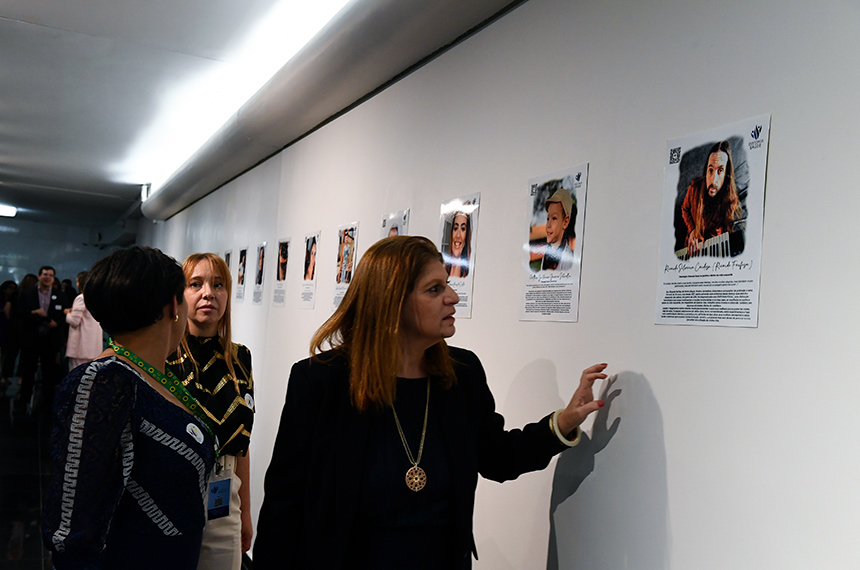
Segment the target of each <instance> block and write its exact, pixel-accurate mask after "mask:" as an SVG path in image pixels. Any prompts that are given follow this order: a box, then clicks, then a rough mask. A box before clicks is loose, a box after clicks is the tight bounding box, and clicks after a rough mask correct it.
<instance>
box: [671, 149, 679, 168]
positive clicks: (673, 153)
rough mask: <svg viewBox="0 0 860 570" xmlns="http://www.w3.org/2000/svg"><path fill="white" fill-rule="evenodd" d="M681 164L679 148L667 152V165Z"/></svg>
mask: <svg viewBox="0 0 860 570" xmlns="http://www.w3.org/2000/svg"><path fill="white" fill-rule="evenodd" d="M679 162H681V147H676V148H673V149H670V150H669V164H678V163H679Z"/></svg>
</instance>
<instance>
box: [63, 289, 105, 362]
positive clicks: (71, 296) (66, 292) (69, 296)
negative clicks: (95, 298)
mask: <svg viewBox="0 0 860 570" xmlns="http://www.w3.org/2000/svg"><path fill="white" fill-rule="evenodd" d="M60 290H61V291H62V292H63V295H65V296H66V299H74V298H75V297H77V296H78V291H80V290H81V286H80V284H79V285H78V290H77V291H75V288H74V287H72V280H71V279H63V280H62V281H60ZM100 352H101V351H100Z"/></svg>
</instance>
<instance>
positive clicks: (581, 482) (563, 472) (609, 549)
mask: <svg viewBox="0 0 860 570" xmlns="http://www.w3.org/2000/svg"><path fill="white" fill-rule="evenodd" d="M622 392H623V393H624V397H623V398H618V396H619V395H620V394H621V393H622ZM601 397H602V398H603V399H604V400H605V401H606V406H604V407H603V408H602V409H601V410H600V411H599V412H598V413H597V417H596V418H595V421H594V427H593V429H592V431H591V434H590V437H589V436H587V435H586V434H585V433H583V437H582V441H581V442H580V444H579V445H578V446H576V447H574V448H571V449H569V450H567V451H565V452H564V453H563V454H562V455H561V456H559V458H558V462H557V463H556V468H555V475H554V477H553V484H552V498H551V501H550V537H549V552H548V554H547V570H558V569H560V568H588V569H589V570H599V569H607V570H623V569H631V570H632V569H635V570H651V569H655V570H656V569H659V570H665V569H666V568H668V567H669V554H668V553H669V512H668V508H669V505H668V491H667V481H666V449H665V443H664V440H663V417H662V414H661V413H660V408H659V406H658V405H657V400H656V399H655V397H654V393H653V392H652V391H651V386H650V385H649V384H648V381H647V379H646V378H645V377H644V376H643V375H641V374H635V373H633V372H622V373H620V374H618V375H617V376H616V377H614V378H613V379H611V380H610V381H607V382H606V383H605V384H604V386H603V389H602V395H601ZM610 440H611V442H610ZM598 453H599V455H598ZM592 471H593V472H594V473H593V474H592V475H590V476H589V474H591V473H592Z"/></svg>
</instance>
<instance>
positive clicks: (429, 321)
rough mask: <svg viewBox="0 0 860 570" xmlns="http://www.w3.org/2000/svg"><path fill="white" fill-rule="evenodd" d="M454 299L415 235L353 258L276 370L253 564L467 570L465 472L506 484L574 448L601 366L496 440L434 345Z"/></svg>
mask: <svg viewBox="0 0 860 570" xmlns="http://www.w3.org/2000/svg"><path fill="white" fill-rule="evenodd" d="M458 301H459V297H458V295H457V293H456V292H455V291H454V290H453V289H452V288H451V286H450V285H449V284H448V272H447V271H446V269H445V265H444V263H443V261H442V255H441V254H440V253H439V251H438V250H437V249H436V246H435V245H434V244H433V242H431V241H430V240H429V239H427V238H425V237H420V236H397V237H390V238H385V239H382V240H380V241H378V242H376V243H375V244H374V245H373V246H372V247H371V248H370V249H368V250H367V252H366V253H365V254H364V256H363V257H362V258H361V261H360V262H359V263H358V267H357V269H356V272H355V275H354V276H353V280H352V284H351V285H350V287H349V289H348V290H347V292H346V296H345V297H344V299H343V302H342V303H341V304H340V305H339V306H338V308H337V309H336V310H335V312H334V314H332V316H331V317H330V318H329V319H328V320H327V321H326V322H325V323H323V325H322V326H321V327H320V328H319V329H318V330H317V332H316V333H315V334H314V336H313V338H312V339H311V346H310V349H311V354H312V356H311V357H310V358H308V359H305V360H302V361H301V362H297V363H296V364H294V365H293V368H292V371H291V373H290V378H289V382H288V383H287V395H286V402H285V404H284V408H283V413H282V415H281V422H280V427H279V430H278V436H277V439H276V440H275V447H274V450H273V453H272V460H271V463H270V464H269V469H268V471H267V472H266V479H265V495H264V497H263V505H262V508H261V510H260V516H259V519H258V532H257V540H256V542H255V543H254V557H253V558H254V565H255V567H256V568H260V569H263V568H265V569H268V568H280V569H292V568H296V569H299V568H330V569H336V568H349V569H350V570H363V569H377V568H409V569H410V570H438V569H442V568H444V569H446V570H452V569H458V570H465V569H468V568H471V565H472V564H471V562H472V557H473V555H475V556H476V555H477V553H476V548H475V540H474V537H473V534H472V522H473V513H474V509H475V489H476V487H477V484H478V476H479V475H480V476H482V477H485V478H487V479H491V480H494V481H499V482H502V481H506V480H511V479H516V478H517V477H518V476H519V475H521V474H523V473H526V472H529V471H537V470H540V469H544V468H545V467H546V466H547V464H549V462H550V460H551V459H552V458H553V457H554V456H555V455H556V454H558V453H561V452H562V451H564V450H565V449H567V448H568V447H572V446H575V445H577V443H578V442H579V439H580V431H579V427H578V426H579V425H580V424H581V423H582V422H583V421H584V420H585V418H586V417H587V416H588V415H589V414H590V413H592V412H594V411H596V410H597V409H598V408H600V407H601V406H602V405H603V403H602V402H599V401H595V400H594V398H593V393H592V386H593V384H594V381H595V380H597V379H599V378H606V374H604V373H603V371H604V369H605V368H606V364H595V365H593V366H590V367H589V368H586V369H585V370H584V371H583V372H582V375H581V377H580V379H579V382H578V384H577V388H576V390H575V391H574V393H573V395H572V397H571V399H570V402H569V403H568V404H567V406H565V407H564V408H562V409H560V410H557V411H555V412H551V413H549V414H547V415H545V416H544V417H543V418H541V419H539V420H537V421H536V422H534V423H530V424H528V425H526V426H525V427H524V428H522V429H505V426H504V424H505V420H504V418H503V417H502V416H501V415H500V414H499V413H497V412H496V411H495V402H494V400H493V395H492V393H491V392H490V388H489V386H488V385H487V378H486V376H485V374H484V369H483V367H482V366H481V362H480V360H479V359H478V357H477V356H476V355H475V354H474V353H472V352H470V351H468V350H464V349H461V348H453V347H451V348H449V346H448V344H447V343H446V339H448V338H450V337H451V336H453V335H454V332H455V328H454V322H455V319H454V315H455V313H456V312H457V311H456V308H455V306H456V304H457V302H458ZM511 524H514V525H515V524H517V521H516V516H511ZM522 530H523V532H527V531H529V530H530V529H522Z"/></svg>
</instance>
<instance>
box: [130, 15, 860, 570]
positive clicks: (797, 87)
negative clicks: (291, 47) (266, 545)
mask: <svg viewBox="0 0 860 570" xmlns="http://www.w3.org/2000/svg"><path fill="white" fill-rule="evenodd" d="M858 23H860V5H858V4H857V3H855V2H836V1H834V2H827V3H824V4H821V3H819V4H811V3H802V2H791V3H789V4H786V3H783V2H777V1H776V0H759V1H755V0H754V1H752V2H741V1H739V0H729V1H728V2H722V3H712V2H704V1H698V0H697V1H695V2H692V3H691V2H688V1H685V0H669V1H666V2H660V3H653V2H652V3H641V2H640V3H636V2H627V1H623V0H607V1H605V2H580V1H566V0H529V1H528V2H526V3H524V4H523V5H521V6H520V7H518V8H516V9H515V10H513V11H512V12H511V13H510V14H508V15H507V16H505V17H504V18H502V19H501V20H499V21H497V22H495V23H494V24H492V25H491V26H489V27H488V28H487V29H485V30H483V31H481V32H480V33H479V34H477V35H475V36H473V37H471V38H469V39H468V40H466V41H465V42H463V43H461V44H460V45H457V46H456V47H454V48H453V49H451V50H449V51H448V52H446V53H444V54H442V55H441V56H440V57H438V58H437V59H435V60H434V61H432V62H430V63H429V64H427V65H426V66H425V67H423V68H421V69H419V70H417V71H415V72H414V73H412V74H411V75H409V76H408V77H406V78H404V79H403V80H402V81H400V82H399V83H397V84H395V85H393V86H391V87H390V88H388V89H387V90H385V91H383V92H382V93H380V94H379V95H377V96H375V97H374V98H372V99H370V100H368V101H367V102H365V103H363V104H362V105H360V106H359V107H357V108H355V109H354V110H352V111H350V112H349V113H347V114H345V115H343V116H341V117H339V118H338V119H337V120H335V121H333V122H331V123H330V124H328V125H326V126H325V127H323V128H321V129H320V130H318V131H316V132H314V133H313V134H311V135H310V136H308V137H306V138H305V139H303V140H301V141H299V142H298V143H296V144H295V145H293V146H291V147H289V148H287V149H286V150H285V151H284V152H282V153H281V154H280V155H278V156H277V157H274V158H273V159H271V160H269V161H268V162H267V163H265V164H263V165H261V166H260V167H258V168H256V169H254V170H252V171H250V172H249V173H247V174H246V175H244V176H242V177H241V178H239V179H237V180H235V181H233V182H231V183H230V184H228V185H227V186H225V187H224V188H223V189H221V190H218V191H217V192H215V193H213V194H212V195H210V196H208V197H206V198H205V199H203V200H201V201H200V202H198V203H196V204H194V205H193V206H191V207H190V208H188V209H187V210H185V211H183V212H181V213H180V214H178V215H176V216H174V217H173V218H171V219H170V220H168V221H166V222H159V223H158V224H156V225H154V226H151V227H150V228H149V229H148V230H146V232H145V233H146V234H147V235H146V237H145V239H147V240H148V241H149V243H152V244H154V245H157V246H159V247H163V248H165V250H166V251H167V252H168V253H171V254H173V255H175V256H177V257H182V256H184V255H185V254H187V253H190V252H191V251H194V250H198V249H203V250H210V251H215V252H222V253H223V252H224V251H226V250H231V251H232V255H233V256H236V255H237V254H238V251H239V250H240V249H241V248H243V247H249V255H250V256H252V259H251V260H249V263H253V259H254V258H253V255H256V247H257V246H258V245H259V244H260V243H263V242H266V243H268V244H269V246H268V248H267V251H266V256H267V258H268V259H269V260H271V263H266V264H265V271H266V272H268V273H269V275H267V276H265V278H264V281H263V283H264V284H265V286H264V289H263V294H264V299H263V302H262V304H260V305H255V304H253V303H251V302H250V291H251V290H250V289H249V290H248V296H249V297H248V298H246V301H245V302H244V303H236V304H235V305H234V313H235V321H236V327H235V331H234V335H235V338H236V340H237V341H238V342H242V343H244V344H246V345H248V346H249V347H251V349H252V352H253V355H254V371H255V380H256V385H257V390H258V395H257V399H256V401H257V410H258V417H257V420H256V423H255V433H254V437H252V443H251V456H252V481H251V485H252V503H253V506H254V509H255V510H256V509H257V508H258V507H259V504H260V501H261V495H262V480H263V475H264V471H265V468H266V465H267V463H268V460H269V458H270V456H271V448H272V444H273V441H274V438H275V432H276V429H277V425H278V419H279V414H280V409H281V405H282V403H283V398H284V394H285V391H286V381H287V376H288V374H289V367H290V365H291V364H292V363H293V362H295V361H296V360H299V359H301V358H304V357H306V356H307V353H308V344H309V340H310V337H311V335H312V334H313V332H314V331H315V330H316V328H317V327H318V326H319V325H320V324H321V323H322V322H323V321H324V320H325V319H326V318H327V317H328V316H329V315H330V314H331V306H332V302H331V301H332V299H334V298H335V293H336V287H337V286H338V283H337V277H338V276H340V277H341V278H343V277H344V275H345V274H344V273H343V265H342V262H343V253H344V251H343V250H344V244H345V243H346V242H345V241H343V240H344V239H347V238H345V237H343V235H342V236H341V238H340V240H341V243H340V245H339V238H338V232H339V231H341V233H343V232H344V230H345V229H346V228H349V227H352V226H353V224H355V225H356V227H358V226H360V227H361V234H360V237H359V239H357V240H356V241H355V243H354V244H350V251H349V252H348V253H349V255H350V256H354V262H357V263H360V260H361V256H362V254H363V253H364V252H365V251H366V250H367V248H368V247H369V246H370V245H371V244H372V243H373V242H374V241H375V240H376V239H378V238H379V236H380V235H382V233H381V231H380V230H379V228H380V221H381V220H383V219H386V220H387V219H388V218H389V217H390V216H391V215H392V213H398V212H407V216H408V233H409V234H413V235H416V234H420V235H425V236H428V237H429V238H430V239H432V240H433V241H434V242H436V243H437V244H438V243H440V232H441V230H440V205H441V204H443V203H445V202H448V201H450V200H451V199H453V198H456V197H461V198H462V197H468V196H472V195H480V233H479V234H477V235H476V239H475V243H474V252H475V253H476V255H474V256H473V257H472V258H471V259H470V264H471V266H470V271H472V272H473V277H474V279H473V280H472V282H471V283H470V287H471V290H470V301H471V305H470V310H471V318H469V319H459V320H458V321H457V325H456V326H457V329H458V330H457V334H456V335H455V336H454V337H453V338H452V339H451V344H453V345H457V346H463V347H466V348H469V349H471V350H473V351H475V352H476V353H477V354H478V356H479V357H480V358H481V359H482V362H483V364H484V366H485V368H486V371H487V375H488V378H489V382H490V386H491V388H492V390H493V393H494V395H495V397H496V405H497V408H498V409H499V410H500V411H501V412H502V413H503V414H504V415H505V416H506V419H507V422H508V424H507V425H508V426H510V427H514V426H520V425H523V424H524V423H527V422H529V421H533V420H536V419H538V418H539V417H541V416H543V415H544V414H546V413H548V412H550V411H552V410H554V409H557V408H559V407H562V406H563V405H564V404H565V403H566V401H567V399H568V398H569V397H570V394H571V393H572V391H573V389H574V388H575V386H576V385H577V383H578V380H579V375H580V371H581V370H582V369H583V368H585V367H586V366H588V365H589V364H592V363H594V362H608V363H609V369H608V372H611V373H612V374H617V377H616V379H615V380H614V381H613V383H611V385H610V383H609V382H604V383H602V385H601V388H600V389H601V390H604V392H603V393H604V396H605V397H606V399H607V401H608V402H609V405H608V406H606V408H604V409H603V410H602V411H601V414H599V415H598V416H597V417H596V418H593V419H592V420H591V421H590V422H589V424H588V426H587V430H586V431H587V444H585V445H583V447H581V448H574V450H572V451H569V452H566V453H565V454H563V455H562V456H561V457H560V458H559V459H558V460H556V461H554V462H553V463H552V464H551V465H550V467H549V468H548V469H547V470H545V471H543V472H540V473H535V474H528V475H524V476H522V477H520V478H519V479H518V480H516V481H513V482H509V483H505V484H503V485H499V484H496V483H492V482H487V481H480V482H479V484H478V493H477V502H476V510H475V539H476V544H477V549H478V553H479V555H480V560H479V561H478V562H476V563H475V564H474V567H475V568H482V569H486V570H500V569H517V570H520V569H528V570H537V569H543V568H561V569H568V568H590V569H597V568H607V569H613V570H615V569H619V568H629V569H635V570H642V569H663V568H670V567H671V568H677V569H687V568H696V569H701V570H717V569H719V570H722V569H724V568H750V569H752V568H797V569H806V568H856V567H858V566H860V548H858V547H857V545H856V537H855V535H856V529H857V528H860V486H858V484H857V476H856V474H857V473H858V472H860V456H858V454H857V453H855V452H854V448H855V446H856V443H855V441H854V439H855V438H854V435H853V434H854V433H855V432H857V431H860V417H858V414H856V413H854V409H855V408H857V407H858V406H859V405H860V382H858V381H857V380H858V365H860V361H858V358H857V356H856V353H857V350H856V344H857V341H858V339H860V303H858V302H857V299H856V297H857V295H856V291H855V289H856V285H855V284H856V283H857V282H858V281H860V265H858V264H857V263H856V254H854V253H852V252H851V247H850V244H852V243H853V241H854V234H855V227H856V222H855V219H854V218H855V213H856V212H858V211H860V192H857V191H855V190H854V186H855V183H856V176H855V171H856V168H854V167H853V165H854V164H855V163H856V162H857V158H856V157H857V155H858V154H860V143H858V142H857V141H858V138H857V137H856V136H855V135H854V130H855V129H856V128H857V126H858V125H860V107H858V106H857V105H856V103H855V99H856V97H855V96H854V95H855V94H856V93H858V92H860V58H857V57H855V56H854V54H857V53H860V36H858V34H857V33H856V27H857V25H858ZM762 116H769V118H770V123H769V130H768V133H767V136H768V149H767V162H766V164H767V169H766V181H765V186H766V206H764V208H763V210H761V211H758V212H757V215H759V216H760V217H761V219H760V220H759V221H758V223H759V224H760V226H758V231H760V232H761V238H760V240H761V242H760V267H759V269H760V280H759V285H758V287H759V289H758V293H757V303H758V305H757V310H756V312H757V322H750V323H746V325H745V326H744V327H718V326H676V325H675V324H668V325H657V324H655V306H656V303H657V298H656V297H657V295H656V291H655V283H656V282H657V280H658V267H662V265H661V264H660V260H661V254H660V246H661V239H663V238H662V236H663V225H664V224H665V223H669V224H670V225H671V224H672V223H673V222H672V221H669V222H665V221H664V220H663V203H664V188H665V180H666V176H667V173H666V166H667V156H666V152H667V143H668V141H673V140H677V139H680V138H683V137H687V136H689V135H690V134H691V133H702V132H708V131H712V130H713V129H718V128H720V127H723V126H725V125H732V124H735V123H737V122H739V121H744V120H747V119H750V118H751V117H752V118H756V117H762ZM708 141H710V138H709V139H708ZM702 144H704V139H703V141H702ZM694 146H695V145H694ZM749 152H750V151H749V146H747V153H749ZM575 165H587V183H588V188H587V190H588V199H587V216H584V218H583V219H582V220H578V221H577V223H579V222H580V221H581V222H582V224H583V226H582V228H581V231H582V236H583V237H584V241H583V243H582V249H581V251H580V252H579V255H580V257H579V263H580V266H579V272H580V275H579V277H578V279H579V281H578V310H577V315H576V320H577V322H540V321H526V320H521V310H522V308H523V294H524V293H523V275H524V256H525V255H529V253H528V244H529V243H530V242H531V241H535V240H530V235H529V231H530V228H533V227H534V226H539V225H541V224H535V223H532V222H531V220H532V218H534V216H535V210H534V208H533V207H532V206H530V205H529V204H528V203H527V197H526V195H525V192H526V190H527V189H528V188H529V183H530V181H536V180H542V179H543V177H546V176H547V175H548V173H556V172H560V171H565V170H566V169H571V168H572V167H574V166H575ZM559 200H561V199H559ZM546 202H547V200H544V203H543V211H542V212H540V216H542V217H543V219H544V220H546V219H548V218H547V216H548V209H547V205H546ZM565 202H566V201H565ZM757 207H758V206H757ZM562 210H564V208H562ZM580 213H581V214H583V215H584V212H580ZM452 221H453V220H452ZM542 223H544V222H542ZM543 231H544V232H545V233H546V232H547V229H546V228H544V230H543ZM551 231H552V230H550V233H551ZM579 231H580V230H579V228H577V232H579ZM452 235H453V233H452ZM285 236H291V241H290V243H291V246H290V251H289V256H290V257H291V258H292V259H291V261H290V262H289V263H288V265H287V267H286V277H285V286H284V287H283V306H278V307H277V308H274V307H272V303H271V301H270V300H269V298H268V297H269V296H271V295H273V285H272V284H273V283H277V280H276V277H275V272H276V270H277V266H278V264H277V263H274V260H275V255H276V252H275V248H274V244H277V243H279V241H283V240H284V239H285ZM308 237H316V240H317V241H316V242H315V244H314V245H315V247H316V250H315V252H314V253H313V255H314V257H313V263H314V264H315V266H316V267H317V269H318V274H317V276H316V278H315V280H314V281H313V284H314V289H313V297H314V298H315V299H316V303H314V304H312V305H311V306H310V307H308V306H307V297H306V294H305V293H306V283H307V282H308V281H307V280H306V279H304V277H305V273H306V267H305V266H306V265H307V264H308V262H309V260H310V251H306V249H307V247H308V243H309V242H308V239H307V238H308ZM533 237H534V236H533ZM539 239H544V241H545V242H546V236H545V237H544V238H536V240H538V241H539ZM577 239H578V238H577ZM683 239H684V240H686V238H683ZM352 245H354V246H355V250H354V251H351V249H352ZM672 245H674V243H673V244H672ZM757 247H758V246H757ZM524 248H525V249H524ZM339 255H340V257H341V272H340V273H338V271H337V270H336V268H337V267H338V256H339ZM671 255H675V253H674V252H673V253H672V254H671ZM235 265H236V260H235V257H234V260H233V267H234V268H235ZM830 426H833V427H830Z"/></svg>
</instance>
